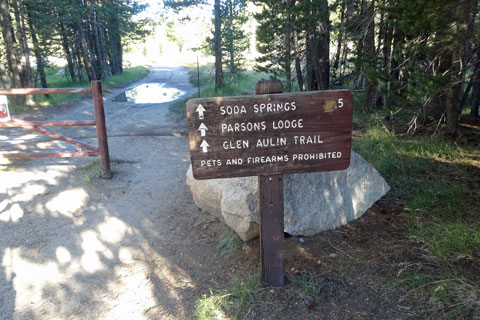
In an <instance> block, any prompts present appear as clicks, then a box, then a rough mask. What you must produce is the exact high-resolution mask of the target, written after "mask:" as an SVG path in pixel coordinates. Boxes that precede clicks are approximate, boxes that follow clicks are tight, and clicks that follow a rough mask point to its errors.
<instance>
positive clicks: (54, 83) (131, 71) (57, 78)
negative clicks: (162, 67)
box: [10, 66, 149, 114]
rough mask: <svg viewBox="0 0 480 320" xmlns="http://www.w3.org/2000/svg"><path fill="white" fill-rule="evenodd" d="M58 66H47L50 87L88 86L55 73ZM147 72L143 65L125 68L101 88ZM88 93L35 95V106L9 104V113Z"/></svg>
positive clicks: (122, 82) (104, 88) (111, 87)
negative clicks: (48, 96)
mask: <svg viewBox="0 0 480 320" xmlns="http://www.w3.org/2000/svg"><path fill="white" fill-rule="evenodd" d="M59 70H60V69H59V68H47V69H46V73H47V81H48V86H49V87H50V88H89V87H90V82H88V81H83V82H76V83H73V82H72V81H70V80H69V79H67V77H66V76H65V75H57V74H56V73H57V72H58V71H59ZM148 73H149V71H148V68H146V67H144V66H137V67H133V68H128V69H125V70H124V72H123V73H122V74H119V75H114V76H111V77H108V78H107V79H106V80H104V81H102V88H103V91H104V93H107V92H109V91H110V90H111V89H113V88H118V87H123V86H126V85H128V84H130V83H132V82H135V81H138V80H141V79H143V78H144V77H145V76H147V75H148ZM90 97H91V95H89V94H52V95H50V98H47V97H45V96H44V95H35V96H34V103H35V106H28V105H27V106H25V105H20V106H11V107H10V113H11V114H17V113H19V112H24V111H28V110H32V109H35V107H39V106H40V107H48V106H52V105H58V104H62V103H67V102H71V101H75V100H78V99H83V98H90Z"/></svg>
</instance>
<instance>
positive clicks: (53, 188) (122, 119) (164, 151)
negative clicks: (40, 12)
mask: <svg viewBox="0 0 480 320" xmlns="http://www.w3.org/2000/svg"><path fill="white" fill-rule="evenodd" d="M143 82H165V83H167V84H168V85H169V86H172V87H176V88H179V89H180V90H183V91H186V92H187V94H193V93H194V92H195V88H192V87H191V86H190V84H189V83H188V76H187V71H186V70H185V69H182V68H162V67H153V68H152V70H151V73H150V75H149V76H148V77H147V78H146V79H144V80H143V81H141V82H140V83H143ZM122 91H123V89H118V90H115V91H114V92H112V93H111V94H109V95H108V96H106V97H105V110H106V114H107V127H108V134H109V145H110V154H111V158H112V159H113V161H112V170H113V173H114V177H113V179H112V180H103V179H100V178H98V166H97V162H98V161H97V160H96V159H95V158H78V159H32V160H27V161H20V162H16V164H15V166H12V165H8V166H6V167H5V168H6V170H2V171H0V319H2V320H3V319H188V318H193V315H194V303H195V299H196V297H198V296H199V294H200V293H201V292H205V290H206V288H208V287H209V286H210V285H213V284H215V283H216V281H218V279H219V276H218V275H215V271H214V270H213V271H212V266H211V263H210V260H211V256H212V255H213V252H212V250H213V249H211V248H214V247H215V246H205V242H206V241H211V239H205V237H204V235H202V234H201V233H199V232H196V230H198V229H199V225H200V224H201V223H202V222H205V221H207V220H208V219H209V218H208V217H207V216H205V215H203V214H202V213H200V212H199V211H198V209H197V208H196V207H195V205H194V204H193V202H192V199H191V195H190V192H189V191H188V188H187V186H186V184H185V173H186V171H187V168H188V165H189V162H190V161H189V155H188V145H187V138H186V137H185V128H184V123H183V122H180V123H177V122H176V121H175V120H174V119H173V118H171V117H170V115H169V113H168V103H162V104H155V105H136V104H134V103H131V102H125V103H118V102H111V99H112V98H113V97H114V96H115V95H117V94H118V93H120V92H122ZM25 118H28V119H35V120H46V119H48V120H56V119H57V120H59V119H74V120H81V119H82V120H85V119H92V118H93V109H92V105H91V103H90V100H82V101H81V102H77V103H75V104H73V103H72V105H71V106H60V107H52V108H48V109H44V110H43V111H39V112H35V113H34V115H33V116H32V115H29V116H28V117H27V116H25ZM54 130H56V131H57V132H61V133H64V134H67V135H70V136H74V137H77V138H79V139H80V140H81V141H87V142H89V143H92V144H96V142H95V139H94V137H95V134H94V131H93V130H94V129H92V128H81V129H80V130H78V128H77V129H76V130H75V129H71V128H64V129H57V128H56V129H54ZM73 130H75V131H73ZM7 134H8V136H7ZM13 146H15V148H17V149H24V150H30V149H37V150H38V149H39V148H40V149H43V148H46V149H48V148H55V150H70V151H74V150H76V148H75V147H70V146H65V145H64V144H60V143H57V142H51V141H50V140H48V139H46V138H44V137H38V136H36V135H33V134H30V133H28V132H22V131H20V130H16V129H15V130H12V129H9V131H6V129H3V130H1V131H0V148H1V149H10V148H12V147H13ZM5 168H4V169H5ZM209 248H210V249H209Z"/></svg>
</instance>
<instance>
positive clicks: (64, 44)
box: [60, 23, 77, 82]
mask: <svg viewBox="0 0 480 320" xmlns="http://www.w3.org/2000/svg"><path fill="white" fill-rule="evenodd" d="M60 37H61V38H62V47H63V52H64V53H65V56H66V58H67V65H68V71H69V73H70V79H71V80H72V81H73V82H77V76H76V74H75V65H74V63H73V59H72V53H71V51H70V46H69V44H68V40H67V35H66V31H65V26H64V25H63V23H60Z"/></svg>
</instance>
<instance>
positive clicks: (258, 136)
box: [186, 90, 352, 179]
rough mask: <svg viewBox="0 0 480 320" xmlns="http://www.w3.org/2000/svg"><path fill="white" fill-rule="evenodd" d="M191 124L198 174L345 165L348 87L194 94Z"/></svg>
mask: <svg viewBox="0 0 480 320" xmlns="http://www.w3.org/2000/svg"><path fill="white" fill-rule="evenodd" d="M186 113H187V128H188V138H189V144H190V155H191V159H192V167H193V175H194V177H195V178H196V179H212V178H230V177H242V176H255V175H276V174H286V173H295V172H313V171H334V170H344V169H346V168H348V166H349V165H350V150H351V140H352V93H351V92H350V91H347V90H338V91H317V92H303V93H294V94H265V95H255V96H237V97H224V98H206V99H192V100H189V101H188V102H187V105H186Z"/></svg>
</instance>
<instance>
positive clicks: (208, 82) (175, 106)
mask: <svg viewBox="0 0 480 320" xmlns="http://www.w3.org/2000/svg"><path fill="white" fill-rule="evenodd" d="M186 67H188V68H190V71H189V73H188V74H189V78H190V83H191V84H192V85H193V86H194V87H198V73H197V67H196V66H193V65H187V66H186ZM224 79H225V86H224V87H223V88H220V89H217V90H216V89H215V73H214V70H213V66H212V65H204V66H201V67H200V97H201V98H209V97H224V96H238V95H250V94H254V92H255V84H256V83H257V81H259V80H264V79H268V75H267V74H265V73H259V72H255V71H253V70H247V71H244V72H242V73H241V74H240V75H239V76H238V77H236V78H235V79H230V76H229V75H228V73H225V75H224ZM193 98H198V93H196V94H195V95H193V96H190V97H187V98H183V99H180V100H177V101H175V102H174V103H172V104H170V106H169V111H170V113H172V114H173V115H174V116H175V118H176V119H177V120H178V121H180V120H184V119H185V103H186V102H187V101H188V100H190V99H193Z"/></svg>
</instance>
